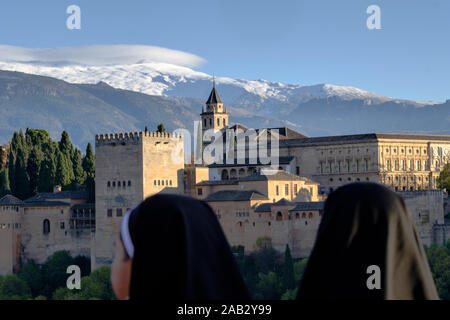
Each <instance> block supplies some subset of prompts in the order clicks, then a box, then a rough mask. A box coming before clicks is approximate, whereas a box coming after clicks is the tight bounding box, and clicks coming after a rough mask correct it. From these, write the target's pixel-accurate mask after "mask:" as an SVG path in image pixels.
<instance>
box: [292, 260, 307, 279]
mask: <svg viewBox="0 0 450 320" xmlns="http://www.w3.org/2000/svg"><path fill="white" fill-rule="evenodd" d="M307 264H308V259H307V258H304V259H301V260H298V261H295V262H294V276H295V283H296V285H299V284H300V281H301V280H302V277H303V273H304V272H305V269H306V265H307Z"/></svg>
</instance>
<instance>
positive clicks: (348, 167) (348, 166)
mask: <svg viewBox="0 0 450 320" xmlns="http://www.w3.org/2000/svg"><path fill="white" fill-rule="evenodd" d="M347 172H350V160H347Z"/></svg>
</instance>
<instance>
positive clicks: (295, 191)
mask: <svg viewBox="0 0 450 320" xmlns="http://www.w3.org/2000/svg"><path fill="white" fill-rule="evenodd" d="M297 192H298V189H297V184H294V196H296V195H297Z"/></svg>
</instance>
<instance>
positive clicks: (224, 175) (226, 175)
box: [222, 169, 228, 180]
mask: <svg viewBox="0 0 450 320" xmlns="http://www.w3.org/2000/svg"><path fill="white" fill-rule="evenodd" d="M222 180H228V170H226V169H223V170H222Z"/></svg>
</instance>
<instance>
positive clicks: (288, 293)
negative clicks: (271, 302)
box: [281, 288, 298, 300]
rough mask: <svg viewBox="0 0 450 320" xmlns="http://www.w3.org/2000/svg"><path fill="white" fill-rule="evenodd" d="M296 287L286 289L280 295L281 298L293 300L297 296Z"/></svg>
mask: <svg viewBox="0 0 450 320" xmlns="http://www.w3.org/2000/svg"><path fill="white" fill-rule="evenodd" d="M297 292H298V288H295V289H288V290H286V292H285V293H283V295H282V296H281V300H295V299H296V298H297Z"/></svg>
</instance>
